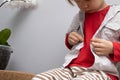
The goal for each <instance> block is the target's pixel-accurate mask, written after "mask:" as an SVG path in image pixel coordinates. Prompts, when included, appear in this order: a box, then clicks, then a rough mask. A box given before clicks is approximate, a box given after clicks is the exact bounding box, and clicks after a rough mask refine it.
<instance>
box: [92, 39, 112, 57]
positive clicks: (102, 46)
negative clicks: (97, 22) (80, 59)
mask: <svg viewBox="0 0 120 80" xmlns="http://www.w3.org/2000/svg"><path fill="white" fill-rule="evenodd" d="M91 43H92V45H93V47H94V51H95V53H96V54H97V55H101V56H107V55H109V54H113V44H112V42H111V41H108V40H104V39H98V38H94V39H92V40H91Z"/></svg>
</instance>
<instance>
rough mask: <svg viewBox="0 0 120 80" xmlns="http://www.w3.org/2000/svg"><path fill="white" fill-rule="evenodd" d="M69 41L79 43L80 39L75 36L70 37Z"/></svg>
mask: <svg viewBox="0 0 120 80" xmlns="http://www.w3.org/2000/svg"><path fill="white" fill-rule="evenodd" d="M69 39H72V40H74V41H75V42H79V39H78V38H77V37H76V36H74V35H70V36H69Z"/></svg>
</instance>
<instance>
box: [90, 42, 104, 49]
mask: <svg viewBox="0 0 120 80" xmlns="http://www.w3.org/2000/svg"><path fill="white" fill-rule="evenodd" d="M91 44H92V45H93V47H94V48H102V47H103V46H102V45H101V43H98V42H91Z"/></svg>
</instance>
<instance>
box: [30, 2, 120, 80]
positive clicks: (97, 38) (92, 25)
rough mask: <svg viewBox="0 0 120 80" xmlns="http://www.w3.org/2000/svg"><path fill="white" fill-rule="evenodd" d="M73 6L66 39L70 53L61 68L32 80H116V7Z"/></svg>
mask: <svg viewBox="0 0 120 80" xmlns="http://www.w3.org/2000/svg"><path fill="white" fill-rule="evenodd" d="M68 1H69V2H70V3H71V4H72V5H73V3H72V0H68ZM74 2H75V3H76V4H77V6H78V7H79V8H80V12H79V13H78V14H77V15H76V16H75V17H74V19H73V22H72V24H71V26H70V28H69V30H68V32H67V35H66V46H67V47H68V48H69V49H70V50H71V52H70V53H69V54H67V55H66V57H65V63H64V64H63V66H64V68H57V69H53V70H50V71H47V72H44V73H41V74H38V75H36V77H34V78H33V79H32V80H118V71H117V68H116V66H117V62H119V61H120V58H119V57H120V49H119V46H120V43H119V42H120V6H110V5H108V4H107V3H106V2H105V1H104V0H74Z"/></svg>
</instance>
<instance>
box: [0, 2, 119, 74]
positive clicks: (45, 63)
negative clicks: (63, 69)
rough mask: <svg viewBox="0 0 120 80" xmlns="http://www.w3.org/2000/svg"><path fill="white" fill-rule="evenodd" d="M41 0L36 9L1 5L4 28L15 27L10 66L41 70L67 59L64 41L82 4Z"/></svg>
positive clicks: (0, 24) (0, 23)
mask: <svg viewBox="0 0 120 80" xmlns="http://www.w3.org/2000/svg"><path fill="white" fill-rule="evenodd" d="M2 1H3V0H0V2H2ZM107 1H108V0H107ZM110 1H111V2H110ZM37 2H38V8H36V9H26V10H25V9H24V10H23V9H22V10H21V9H9V8H5V7H2V8H0V29H3V28H4V27H9V28H11V30H12V36H11V38H10V39H9V43H10V44H11V46H12V48H13V51H14V52H13V54H12V55H11V58H10V61H9V64H8V67H7V69H10V70H19V71H25V72H33V73H40V72H43V71H46V70H48V69H52V68H55V67H59V66H61V65H62V64H63V62H64V56H65V54H67V53H68V49H67V48H66V47H65V45H64V38H65V33H66V31H67V28H68V27H69V25H70V23H71V20H72V18H73V16H74V15H75V13H77V12H78V8H77V7H71V6H70V5H69V4H68V3H67V2H66V0H38V1H37ZM108 2H109V3H116V2H117V3H118V2H120V1H119V0H109V1H108Z"/></svg>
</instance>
